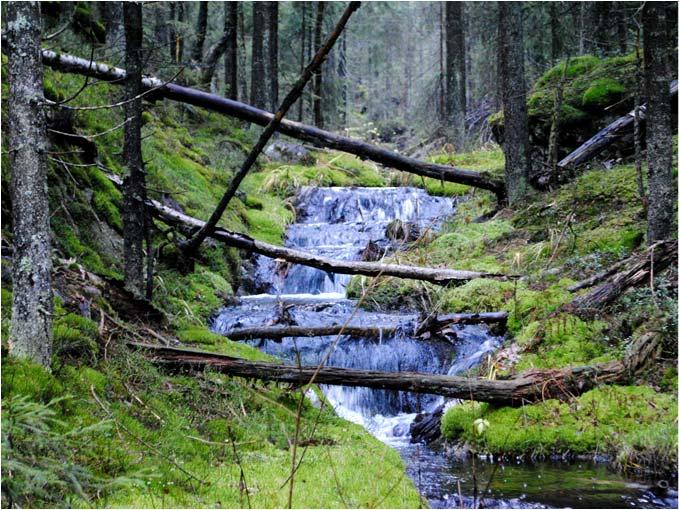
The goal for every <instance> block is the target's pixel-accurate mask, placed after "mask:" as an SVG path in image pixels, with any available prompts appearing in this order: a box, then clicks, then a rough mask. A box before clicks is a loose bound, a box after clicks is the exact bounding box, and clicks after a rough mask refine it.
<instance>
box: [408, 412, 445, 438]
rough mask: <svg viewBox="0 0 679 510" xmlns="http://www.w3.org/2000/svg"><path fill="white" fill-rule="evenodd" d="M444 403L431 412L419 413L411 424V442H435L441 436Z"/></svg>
mask: <svg viewBox="0 0 679 510" xmlns="http://www.w3.org/2000/svg"><path fill="white" fill-rule="evenodd" d="M443 407H444V406H443V405H440V406H438V407H437V408H436V409H435V410H434V411H433V412H431V413H420V414H418V415H417V416H416V417H415V419H414V420H413V422H412V423H411V425H410V442H411V443H421V442H424V443H427V444H430V443H433V442H434V441H436V440H437V439H439V438H440V437H441V417H442V416H443Z"/></svg>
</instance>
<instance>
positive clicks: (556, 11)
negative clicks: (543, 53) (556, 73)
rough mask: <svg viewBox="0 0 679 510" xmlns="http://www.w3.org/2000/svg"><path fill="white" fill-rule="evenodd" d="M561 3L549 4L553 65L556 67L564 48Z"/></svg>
mask: <svg viewBox="0 0 679 510" xmlns="http://www.w3.org/2000/svg"><path fill="white" fill-rule="evenodd" d="M561 15H562V14H561V2H550V3H549V27H550V32H551V36H552V40H551V46H550V51H551V64H552V66H555V65H556V63H557V62H558V61H559V57H560V56H561V53H562V52H563V48H562V46H563V45H562V42H561V37H562V32H563V27H562V24H561V21H562V20H561Z"/></svg>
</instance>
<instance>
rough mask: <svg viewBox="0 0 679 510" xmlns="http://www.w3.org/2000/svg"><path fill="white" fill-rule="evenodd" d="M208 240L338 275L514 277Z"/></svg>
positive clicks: (158, 207) (157, 213)
mask: <svg viewBox="0 0 679 510" xmlns="http://www.w3.org/2000/svg"><path fill="white" fill-rule="evenodd" d="M106 175H107V177H108V178H109V179H110V180H111V181H112V182H113V183H114V184H116V185H117V186H121V185H122V179H121V178H120V177H118V176H117V175H113V174H109V173H107V174H106ZM146 207H147V208H148V211H149V213H151V215H152V216H154V217H156V218H158V219H159V220H161V221H162V222H164V223H167V224H168V225H175V226H178V227H181V228H183V229H185V230H187V231H188V232H193V231H196V230H198V229H200V228H201V227H202V226H203V225H204V224H205V222H204V221H202V220H199V219H197V218H194V217H192V216H188V215H186V214H184V213H181V212H179V211H177V210H175V209H172V208H171V207H167V206H165V205H163V204H161V203H160V202H158V201H157V200H151V199H149V200H147V201H146ZM210 237H212V238H213V239H216V240H218V241H221V242H223V243H225V244H227V245H229V246H233V247H234V248H240V249H242V250H246V251H249V252H254V253H259V254H260V255H264V256H266V257H270V258H272V259H278V258H280V259H284V260H287V261H288V262H292V263H295V264H302V265H305V266H310V267H315V268H317V269H322V270H323V271H328V272H330V273H339V274H360V275H364V276H395V277H397V278H407V279H411V280H421V281H427V282H430V283H436V284H439V285H446V284H448V283H452V282H466V281H469V280H473V279H476V278H494V279H499V280H509V279H513V278H515V277H514V276H509V275H503V274H495V273H482V272H478V271H461V270H456V269H446V268H431V267H418V266H403V265H400V264H381V263H377V262H362V261H350V260H337V259H329V258H326V257H321V256H319V255H313V254H311V253H307V252H304V251H300V250H293V249H292V248H285V247H283V246H276V245H274V244H269V243H265V242H263V241H258V240H257V239H253V238H252V237H250V236H247V235H245V234H241V233H239V232H231V231H230V230H226V229H224V228H216V229H215V230H214V231H213V232H212V233H211V234H210Z"/></svg>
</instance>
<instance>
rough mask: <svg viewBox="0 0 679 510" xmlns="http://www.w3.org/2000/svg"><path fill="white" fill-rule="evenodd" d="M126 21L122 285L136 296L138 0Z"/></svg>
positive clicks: (139, 238)
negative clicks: (123, 279)
mask: <svg viewBox="0 0 679 510" xmlns="http://www.w3.org/2000/svg"><path fill="white" fill-rule="evenodd" d="M123 20H124V24H125V40H126V45H125V66H126V67H127V77H126V80H125V100H126V101H127V102H126V103H125V119H126V121H127V124H125V140H124V146H123V155H124V158H125V166H126V167H127V175H126V176H125V181H124V183H123V205H124V207H123V211H122V212H123V242H124V265H125V286H126V287H127V289H128V290H129V291H130V292H132V293H133V294H135V295H136V296H137V297H142V296H144V295H145V280H144V250H143V245H144V239H145V238H146V231H145V209H146V208H145V205H144V204H145V201H146V183H145V177H144V162H143V160H142V154H141V113H142V104H141V97H139V95H140V94H141V91H142V84H141V72H142V55H141V52H142V47H141V45H142V7H141V3H139V2H125V3H124V5H123Z"/></svg>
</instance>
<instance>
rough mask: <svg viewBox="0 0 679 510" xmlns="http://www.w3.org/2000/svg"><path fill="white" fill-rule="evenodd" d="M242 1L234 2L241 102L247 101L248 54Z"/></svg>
mask: <svg viewBox="0 0 679 510" xmlns="http://www.w3.org/2000/svg"><path fill="white" fill-rule="evenodd" d="M243 3H244V2H236V4H237V5H236V8H237V11H238V29H237V32H238V89H239V94H240V97H241V98H242V100H243V102H247V97H248V56H247V48H246V45H245V12H244V11H243Z"/></svg>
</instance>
